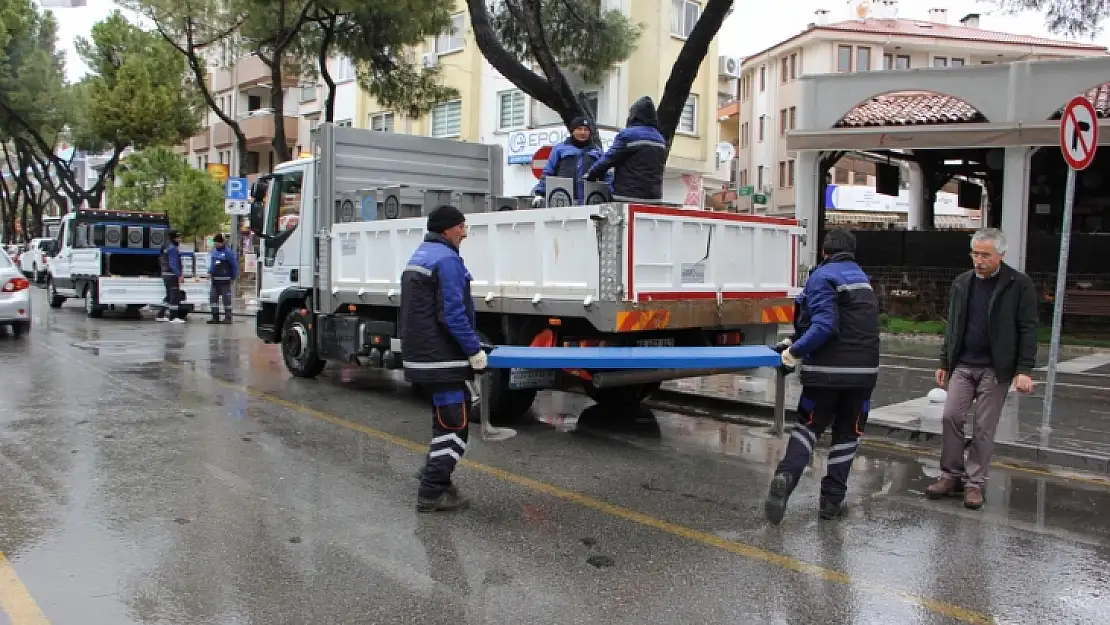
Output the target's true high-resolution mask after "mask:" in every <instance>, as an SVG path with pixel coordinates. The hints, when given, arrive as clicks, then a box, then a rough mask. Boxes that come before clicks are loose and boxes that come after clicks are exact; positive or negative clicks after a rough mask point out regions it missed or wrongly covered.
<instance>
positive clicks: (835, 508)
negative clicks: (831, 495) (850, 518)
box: [817, 497, 844, 521]
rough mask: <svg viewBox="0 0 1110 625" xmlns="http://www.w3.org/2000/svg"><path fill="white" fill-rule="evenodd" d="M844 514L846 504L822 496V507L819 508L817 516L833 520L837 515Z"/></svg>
mask: <svg viewBox="0 0 1110 625" xmlns="http://www.w3.org/2000/svg"><path fill="white" fill-rule="evenodd" d="M843 515H844V504H843V503H833V502H832V501H830V500H828V499H825V498H824V497H822V498H821V507H820V508H819V509H818V510H817V516H819V517H821V518H822V519H824V520H825V521H831V520H832V519H835V518H837V517H840V516H843Z"/></svg>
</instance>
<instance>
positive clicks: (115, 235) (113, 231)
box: [104, 225, 123, 247]
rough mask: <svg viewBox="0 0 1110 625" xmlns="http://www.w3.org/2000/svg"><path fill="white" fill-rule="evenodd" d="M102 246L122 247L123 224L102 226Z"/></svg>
mask: <svg viewBox="0 0 1110 625" xmlns="http://www.w3.org/2000/svg"><path fill="white" fill-rule="evenodd" d="M104 247H123V226H108V225H106V226H104Z"/></svg>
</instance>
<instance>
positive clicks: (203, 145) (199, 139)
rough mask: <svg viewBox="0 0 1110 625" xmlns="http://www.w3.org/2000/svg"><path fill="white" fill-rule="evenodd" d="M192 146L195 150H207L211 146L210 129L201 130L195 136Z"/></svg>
mask: <svg viewBox="0 0 1110 625" xmlns="http://www.w3.org/2000/svg"><path fill="white" fill-rule="evenodd" d="M192 146H193V151H194V152H207V151H208V146H209V137H208V129H207V128H205V129H203V130H201V131H200V134H199V135H197V136H195V137H193V139H192Z"/></svg>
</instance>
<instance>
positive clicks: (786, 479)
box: [763, 473, 794, 525]
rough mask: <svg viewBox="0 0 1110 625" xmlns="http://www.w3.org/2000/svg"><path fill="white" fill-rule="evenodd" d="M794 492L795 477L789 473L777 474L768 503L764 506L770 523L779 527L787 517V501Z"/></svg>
mask: <svg viewBox="0 0 1110 625" xmlns="http://www.w3.org/2000/svg"><path fill="white" fill-rule="evenodd" d="M793 491H794V477H793V476H792V475H790V474H789V473H776V474H775V477H774V478H772V479H771V488H770V490H769V491H768V493H767V501H766V502H764V504H763V514H764V516H765V517H766V518H767V520H768V521H770V522H771V523H774V524H775V525H778V524H779V523H782V517H783V516H785V515H786V501H787V500H788V499H790V493H792V492H793Z"/></svg>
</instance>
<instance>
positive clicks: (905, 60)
mask: <svg viewBox="0 0 1110 625" xmlns="http://www.w3.org/2000/svg"><path fill="white" fill-rule="evenodd" d="M909 68H910V56H909V55H908V54H899V55H898V56H896V57H894V69H909Z"/></svg>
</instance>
